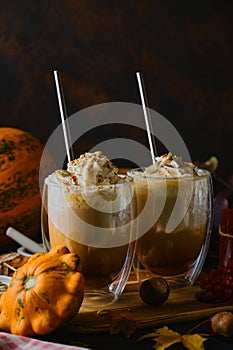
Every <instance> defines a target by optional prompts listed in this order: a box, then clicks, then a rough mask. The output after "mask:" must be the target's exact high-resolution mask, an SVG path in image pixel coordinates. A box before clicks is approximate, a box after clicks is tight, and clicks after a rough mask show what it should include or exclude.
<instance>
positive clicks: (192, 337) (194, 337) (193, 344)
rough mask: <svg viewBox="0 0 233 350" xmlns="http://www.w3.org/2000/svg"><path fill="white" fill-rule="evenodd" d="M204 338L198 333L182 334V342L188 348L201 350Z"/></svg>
mask: <svg viewBox="0 0 233 350" xmlns="http://www.w3.org/2000/svg"><path fill="white" fill-rule="evenodd" d="M205 340H206V338H203V337H202V336H200V335H199V334H187V335H182V343H183V345H184V346H185V347H186V348H187V349H189V350H203V349H205V347H204V344H203V343H204V341H205Z"/></svg>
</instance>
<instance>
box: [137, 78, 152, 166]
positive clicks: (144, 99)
mask: <svg viewBox="0 0 233 350" xmlns="http://www.w3.org/2000/svg"><path fill="white" fill-rule="evenodd" d="M136 77H137V81H138V87H139V93H140V97H141V101H142V108H143V114H144V118H145V122H146V130H147V137H148V141H149V147H150V153H151V158H152V163H153V164H154V163H155V154H156V155H157V148H156V144H155V138H154V137H153V139H152V137H151V134H153V128H152V124H151V118H150V114H149V111H148V108H147V107H148V99H147V94H146V89H145V84H144V80H143V76H142V73H140V72H136Z"/></svg>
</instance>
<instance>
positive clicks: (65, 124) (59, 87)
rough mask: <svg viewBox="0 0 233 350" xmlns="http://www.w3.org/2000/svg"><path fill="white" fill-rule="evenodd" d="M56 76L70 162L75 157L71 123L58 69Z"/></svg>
mask: <svg viewBox="0 0 233 350" xmlns="http://www.w3.org/2000/svg"><path fill="white" fill-rule="evenodd" d="M54 78H55V84H56V90H57V98H58V104H59V109H60V115H61V121H62V128H63V134H64V140H65V147H66V153H67V159H68V162H70V161H71V160H73V159H74V152H73V148H72V142H71V137H70V130H69V124H68V119H67V118H68V117H67V110H66V104H65V97H64V93H63V89H62V84H61V78H60V73H59V72H58V71H57V70H55V71H54Z"/></svg>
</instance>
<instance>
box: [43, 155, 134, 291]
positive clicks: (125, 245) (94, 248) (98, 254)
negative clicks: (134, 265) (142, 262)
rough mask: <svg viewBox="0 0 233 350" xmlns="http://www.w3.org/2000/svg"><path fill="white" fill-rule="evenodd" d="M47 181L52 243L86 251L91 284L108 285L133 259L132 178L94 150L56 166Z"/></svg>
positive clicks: (87, 282) (84, 265)
mask: <svg viewBox="0 0 233 350" xmlns="http://www.w3.org/2000/svg"><path fill="white" fill-rule="evenodd" d="M45 183H46V184H47V191H48V193H47V206H48V207H47V212H48V226H49V240H50V244H51V246H52V247H53V246H55V245H58V244H63V245H65V246H67V247H68V248H69V250H70V251H71V252H76V253H77V254H78V255H79V256H80V261H81V272H82V273H83V274H84V277H85V289H86V290H90V289H99V288H102V287H105V286H107V285H108V284H109V283H111V282H113V281H114V280H116V278H117V277H118V276H119V274H120V272H121V270H122V269H123V268H125V267H127V266H128V265H130V263H131V261H130V259H131V256H132V252H131V249H133V248H132V246H131V245H130V242H132V241H133V238H132V234H133V232H132V227H131V220H132V215H133V213H132V212H133V210H134V205H133V204H132V203H133V198H132V197H133V185H132V180H131V179H129V178H128V177H127V176H126V175H125V176H122V175H119V174H118V168H117V167H116V166H115V165H114V164H113V163H112V162H111V161H110V160H109V159H108V158H107V157H106V156H105V155H104V154H103V153H102V152H94V153H85V154H83V155H81V156H80V158H78V159H75V160H73V161H71V162H70V163H69V164H68V166H67V170H56V171H55V172H54V173H53V174H51V175H50V176H49V177H48V178H47V179H46V180H45ZM130 266H131V265H130ZM130 266H129V267H127V268H128V269H129V270H130ZM127 273H128V272H127ZM126 275H127V274H126V273H125V276H124V279H125V278H126Z"/></svg>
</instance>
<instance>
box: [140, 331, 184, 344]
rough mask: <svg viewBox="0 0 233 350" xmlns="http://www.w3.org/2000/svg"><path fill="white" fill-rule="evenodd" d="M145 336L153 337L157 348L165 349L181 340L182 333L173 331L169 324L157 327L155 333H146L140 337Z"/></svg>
mask: <svg viewBox="0 0 233 350" xmlns="http://www.w3.org/2000/svg"><path fill="white" fill-rule="evenodd" d="M145 338H153V340H154V341H156V344H155V346H154V349H156V350H164V349H167V348H168V347H169V346H171V345H173V344H175V343H180V342H181V335H180V334H179V333H177V332H174V331H172V330H171V329H169V328H168V327H167V326H164V327H163V328H159V329H157V330H156V331H155V332H154V333H150V334H146V335H144V336H143V337H141V338H140V339H145Z"/></svg>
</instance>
